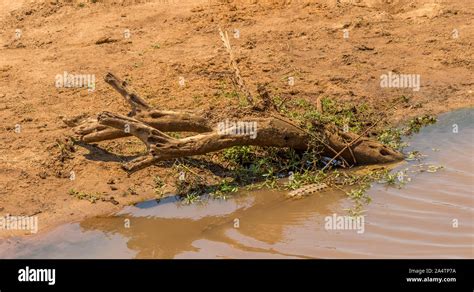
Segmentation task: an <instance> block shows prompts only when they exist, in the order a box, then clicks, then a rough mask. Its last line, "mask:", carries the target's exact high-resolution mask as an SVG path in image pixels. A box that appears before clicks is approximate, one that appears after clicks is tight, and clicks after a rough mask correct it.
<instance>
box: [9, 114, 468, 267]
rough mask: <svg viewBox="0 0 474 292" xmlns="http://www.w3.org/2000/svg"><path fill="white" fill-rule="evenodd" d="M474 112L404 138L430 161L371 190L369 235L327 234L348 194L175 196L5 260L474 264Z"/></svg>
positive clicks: (16, 245) (75, 227) (27, 244)
mask: <svg viewBox="0 0 474 292" xmlns="http://www.w3.org/2000/svg"><path fill="white" fill-rule="evenodd" d="M473 113H474V110H473V109H464V110H458V111H455V112H451V113H447V114H444V115H441V116H440V117H439V121H438V123H436V124H435V125H432V126H428V127H426V128H424V129H423V130H422V131H421V132H420V133H419V134H416V135H414V136H412V137H409V138H407V139H406V141H407V142H408V143H409V144H410V146H409V147H408V148H407V149H406V151H407V152H408V151H412V150H418V151H420V152H421V153H422V154H424V155H426V157H424V158H423V159H422V160H421V161H416V160H415V161H407V162H405V163H402V164H400V165H398V166H397V167H396V168H395V169H394V170H393V172H398V171H406V173H407V175H408V177H410V179H411V181H410V182H408V183H407V184H406V185H404V186H403V187H401V188H396V187H387V186H386V185H383V184H377V183H375V184H374V185H373V186H372V187H371V189H370V190H369V194H370V196H371V198H372V202H371V203H370V204H369V205H367V206H366V207H365V209H366V212H365V213H364V214H365V225H364V232H363V233H358V232H357V231H356V230H327V229H326V228H325V218H326V216H332V215H333V214H336V215H347V208H350V207H351V206H352V205H353V204H352V202H351V201H350V200H349V199H348V198H347V197H346V196H345V195H344V194H343V193H342V192H339V191H325V192H321V193H319V194H316V195H312V196H309V197H306V198H304V199H301V200H287V199H285V193H284V192H278V191H268V190H257V191H251V192H245V191H244V192H241V193H240V194H239V195H237V196H235V197H234V198H232V199H229V200H225V201H224V200H206V201H204V202H202V203H197V204H193V205H183V204H181V203H180V202H179V201H178V200H177V199H176V198H173V197H171V198H167V199H164V200H161V201H160V202H157V201H154V200H153V201H147V202H143V203H140V204H137V205H135V206H129V207H126V208H124V209H123V210H122V211H121V212H119V213H118V214H116V215H115V216H112V217H102V218H93V219H88V220H85V221H83V222H80V223H71V224H66V225H63V226H60V227H58V228H56V229H54V230H52V231H51V232H48V233H46V234H41V235H38V236H34V237H28V238H13V239H8V240H5V241H3V242H2V243H1V244H0V257H1V258H474V232H473V231H474V223H473V222H474V221H473V215H474V212H473V211H474V199H473V198H474V197H473V185H474V180H473V179H474V175H473V171H474V158H473V157H474V155H473V154H474V153H473V152H474V151H473V150H474V148H473V147H474V146H473V142H474V126H473V125H474V123H473V122H474V115H473ZM456 126H457V130H458V132H457V133H454V132H455V131H453V130H456V129H455V128H456ZM420 164H423V166H420ZM429 165H432V166H439V165H442V166H443V167H444V168H443V169H439V170H437V171H434V170H435V167H430V166H429ZM420 169H424V170H425V171H419V170H420ZM427 170H428V171H427ZM432 171H433V172H432ZM404 179H405V180H406V179H407V177H405V178H404ZM236 219H237V220H236ZM128 223H129V226H128ZM237 223H238V224H237Z"/></svg>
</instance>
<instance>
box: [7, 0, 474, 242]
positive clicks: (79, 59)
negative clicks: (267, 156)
mask: <svg viewBox="0 0 474 292" xmlns="http://www.w3.org/2000/svg"><path fill="white" fill-rule="evenodd" d="M81 2H84V3H85V4H80V3H81ZM90 2H91V1H87V2H86V1H65V0H49V1H27V0H25V1H19V0H18V1H10V0H0V22H1V25H0V101H1V103H0V141H1V143H0V215H2V216H4V215H6V214H11V215H37V216H39V228H40V230H46V229H48V228H51V227H52V226H55V225H58V224H60V223H64V222H67V221H74V220H81V219H83V218H85V217H87V216H95V215H104V214H108V213H110V212H114V211H116V210H119V209H120V208H121V206H122V205H124V204H129V203H131V202H134V201H139V200H143V199H146V198H152V197H154V196H155V195H154V192H153V178H154V177H155V176H156V175H160V176H161V177H162V178H163V179H164V180H165V181H167V182H168V183H169V184H170V185H169V186H168V187H169V188H171V187H172V185H171V181H173V180H174V178H173V177H172V176H173V175H174V174H173V173H170V171H169V170H168V168H167V167H166V166H156V167H151V168H149V169H145V170H142V171H140V172H138V173H135V174H133V175H131V176H127V174H126V173H125V172H123V171H122V170H121V169H120V163H119V162H120V160H121V159H122V158H121V156H117V155H114V154H113V153H122V154H127V153H134V152H137V151H138V150H139V149H142V146H141V145H140V143H139V142H137V141H136V140H134V139H123V140H121V141H113V142H107V143H105V142H104V143H100V145H101V146H102V147H103V148H104V149H106V150H108V151H110V152H112V153H107V152H104V151H100V150H98V149H96V148H94V147H91V148H89V149H87V148H84V147H76V149H77V150H76V152H75V153H73V157H72V158H71V159H67V160H66V161H65V162H64V163H61V162H60V161H59V160H58V159H57V157H58V155H59V148H58V147H57V142H56V141H57V139H61V138H62V137H64V136H65V135H68V134H70V130H69V129H68V128H67V127H66V126H65V125H64V124H63V123H62V122H61V120H62V118H63V117H70V116H74V115H79V114H82V113H86V114H89V115H91V116H92V115H95V114H97V113H99V112H101V111H103V110H108V111H113V112H117V113H123V114H125V113H127V111H128V108H127V107H126V105H125V103H124V102H123V100H122V98H121V97H120V96H119V95H118V94H117V93H116V92H115V91H114V90H113V89H112V88H110V87H108V85H107V84H106V83H105V82H103V81H102V78H103V76H104V75H105V74H106V73H107V72H109V71H110V72H113V73H114V74H116V75H118V76H120V77H122V78H126V80H128V81H129V82H130V84H131V85H132V87H133V88H135V89H136V90H137V91H138V92H139V93H140V94H141V95H142V96H143V97H145V98H146V99H147V100H149V101H150V102H151V103H152V104H153V105H155V106H156V107H159V108H162V109H193V108H199V107H203V106H207V105H209V104H214V105H215V106H216V110H219V108H222V107H225V105H226V104H227V103H229V102H235V101H233V100H231V99H229V98H225V97H223V96H222V91H223V90H225V88H229V87H230V85H229V84H230V81H229V70H228V67H227V61H228V59H227V55H226V54H225V51H224V50H223V48H222V44H221V42H220V39H219V35H218V26H221V27H222V28H223V29H225V30H227V31H229V32H231V36H233V32H234V31H235V30H238V31H239V33H240V36H239V37H238V38H236V37H232V38H231V42H232V44H233V46H234V49H235V54H236V56H237V57H238V61H239V66H240V67H241V71H242V75H243V77H244V78H245V79H246V80H247V83H249V86H250V88H251V89H252V90H254V89H255V88H256V84H257V82H267V83H269V88H270V89H271V90H272V93H273V94H278V95H280V96H281V97H284V98H285V97H289V98H305V99H307V100H311V101H314V100H315V99H316V98H317V97H318V96H327V97H329V98H332V99H335V100H338V101H340V102H344V101H347V100H364V101H369V102H371V103H374V104H380V105H383V104H384V103H385V102H386V100H388V99H391V98H394V97H397V96H400V95H402V94H403V95H406V96H409V97H410V98H411V101H410V106H409V107H405V108H399V109H397V110H396V111H395V113H394V114H393V116H392V120H391V122H393V123H398V122H401V121H403V120H406V119H407V118H408V117H411V116H415V115H420V114H424V113H432V114H436V113H439V112H442V111H447V110H450V109H455V108H460V107H466V106H472V104H471V98H472V97H473V93H472V92H473V90H474V78H473V77H474V73H473V72H474V71H473V70H474V47H473V40H474V25H473V21H474V2H472V1H465V0H457V1H442V0H423V1H422V0H420V1H411V0H392V1H389V0H385V1H384V0H367V1H355V0H354V1H335V0H333V1H328V0H322V1H304V0H299V1H257V0H255V1H240V2H233V3H230V4H229V3H227V4H224V3H223V2H220V1H208V0H206V1H178V0H169V1H166V0H161V1H160V0H155V1H131V0H129V1H115V2H114V1H100V0H98V1H97V3H90ZM104 2H105V3H104ZM134 2H135V3H134ZM138 2H141V3H138ZM227 2H232V1H227ZM344 29H347V31H348V32H349V35H348V38H344V37H343V36H344V32H343V30H344ZM17 32H21V35H18V34H17ZM128 32H129V35H128V36H129V37H128V38H126V37H125V36H127V33H128ZM104 37H109V38H110V39H111V40H112V42H107V43H103V44H99V45H98V44H96V41H97V40H99V39H101V38H104ZM65 71H66V72H68V73H73V74H90V75H95V77H96V88H95V90H94V91H92V92H89V91H88V90H87V89H86V88H58V87H56V86H55V77H56V75H58V74H63V72H65ZM388 71H393V72H396V73H402V74H420V76H421V88H420V90H419V91H413V90H412V89H410V88H409V89H397V88H381V87H380V79H379V78H380V76H381V74H385V73H387V72H388ZM290 76H291V77H294V81H295V82H294V85H293V86H290V85H289V84H288V81H287V79H288V77H290ZM181 77H182V78H184V80H185V86H180V84H179V80H180V78H181ZM17 125H19V126H20V128H18V126H17ZM18 130H20V131H19V132H18ZM71 171H73V172H74V174H75V179H74V180H71V179H70V173H71ZM203 171H204V170H203ZM110 179H113V180H115V185H114V186H115V188H116V190H112V189H111V185H110V184H107V181H109V180H110ZM130 186H134V188H135V189H136V191H137V193H138V195H128V196H122V194H123V192H124V191H126V190H127V189H128V188H129V187H130ZM70 189H75V190H78V191H86V192H106V193H107V196H113V197H114V199H115V200H117V201H118V202H119V204H118V205H114V204H112V203H111V202H97V203H95V204H91V203H90V202H88V201H84V200H78V199H77V198H74V197H72V196H70V195H68V190H70ZM12 234H13V233H12V232H11V231H0V237H5V236H10V235H12Z"/></svg>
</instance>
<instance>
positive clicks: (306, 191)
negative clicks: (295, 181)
mask: <svg viewBox="0 0 474 292" xmlns="http://www.w3.org/2000/svg"><path fill="white" fill-rule="evenodd" d="M327 187H328V186H327V184H325V183H319V184H310V185H306V186H303V187H301V188H299V189H296V190H293V191H291V192H289V193H288V195H287V197H289V198H302V197H305V196H309V195H311V194H313V193H316V192H320V191H322V190H324V189H326V188H327Z"/></svg>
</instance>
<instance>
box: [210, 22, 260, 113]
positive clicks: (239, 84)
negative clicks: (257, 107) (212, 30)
mask: <svg viewBox="0 0 474 292" xmlns="http://www.w3.org/2000/svg"><path fill="white" fill-rule="evenodd" d="M219 34H220V36H221V40H222V42H223V43H224V47H225V48H226V50H227V53H228V54H229V60H230V67H231V69H232V70H233V71H234V75H235V78H234V79H235V80H234V81H235V83H236V85H237V87H239V89H240V91H241V92H243V93H244V94H245V97H246V98H247V101H248V103H249V104H250V105H254V102H253V97H252V94H251V93H250V91H249V90H248V88H247V87H246V86H245V82H244V79H243V78H242V76H241V75H240V70H239V67H238V66H237V62H236V61H235V58H234V53H233V52H232V47H231V46H230V40H229V35H228V34H227V31H226V32H225V33H224V32H223V31H222V29H221V28H220V27H219Z"/></svg>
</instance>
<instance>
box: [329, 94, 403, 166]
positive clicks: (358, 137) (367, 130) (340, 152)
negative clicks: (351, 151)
mask: <svg viewBox="0 0 474 292" xmlns="http://www.w3.org/2000/svg"><path fill="white" fill-rule="evenodd" d="M398 103H400V101H399V102H397V103H395V104H394V105H393V106H392V108H393V107H395V106H396V105H398ZM384 118H385V117H384V116H382V117H380V119H378V120H377V121H375V123H374V124H373V125H372V126H370V127H368V128H367V129H366V130H365V131H364V132H363V133H362V134H360V135H359V136H357V137H356V138H355V139H354V140H352V141H351V142H350V143H349V144H346V146H344V148H342V150H341V151H339V152H338V153H337V154H336V156H334V157H333V158H331V160H329V162H328V163H327V164H326V165H325V166H324V167H323V168H322V169H321V171H324V170H325V169H326V168H328V167H329V166H330V165H331V162H333V161H334V159H336V158H337V157H339V155H341V154H342V153H343V152H344V151H345V150H346V149H347V148H348V147H351V146H352V144H354V143H355V142H357V141H359V139H360V138H362V136H364V135H365V134H367V133H368V132H369V131H370V130H372V129H373V128H374V127H375V126H376V125H377V124H378V123H379V122H380V121H382V120H383V119H384Z"/></svg>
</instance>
